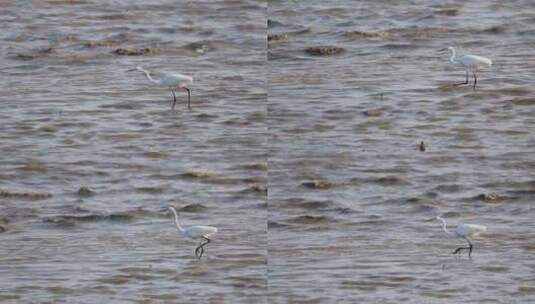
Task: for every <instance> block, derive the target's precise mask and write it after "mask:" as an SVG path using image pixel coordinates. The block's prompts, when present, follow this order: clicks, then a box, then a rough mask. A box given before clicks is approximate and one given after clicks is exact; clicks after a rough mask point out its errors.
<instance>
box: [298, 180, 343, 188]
mask: <svg viewBox="0 0 535 304" xmlns="http://www.w3.org/2000/svg"><path fill="white" fill-rule="evenodd" d="M301 186H303V187H305V188H309V189H317V190H326V189H331V188H333V187H336V186H337V184H336V183H333V182H329V181H324V180H313V181H307V182H302V183H301Z"/></svg>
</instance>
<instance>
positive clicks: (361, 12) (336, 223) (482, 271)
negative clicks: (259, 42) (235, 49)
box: [268, 1, 535, 303]
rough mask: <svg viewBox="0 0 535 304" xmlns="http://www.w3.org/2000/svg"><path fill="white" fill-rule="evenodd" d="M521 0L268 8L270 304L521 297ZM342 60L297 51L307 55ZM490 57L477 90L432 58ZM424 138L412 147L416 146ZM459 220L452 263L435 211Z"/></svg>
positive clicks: (534, 162) (525, 195) (527, 192)
mask: <svg viewBox="0 0 535 304" xmlns="http://www.w3.org/2000/svg"><path fill="white" fill-rule="evenodd" d="M534 12H535V6H534V2H533V1H507V2H504V1H446V2H444V1H410V2H409V1H321V2H320V1H317V2H314V4H311V3H310V2H309V1H273V2H270V4H269V14H268V16H269V17H268V18H269V19H270V21H269V23H268V27H269V28H268V32H269V34H270V37H271V39H270V41H269V49H268V52H269V67H270V74H269V88H268V92H269V99H268V110H269V111H268V113H269V115H268V125H269V130H270V134H269V136H270V140H269V149H270V155H269V203H268V205H269V232H268V240H269V263H268V264H269V267H268V268H269V294H270V297H271V299H272V300H273V302H274V303H283V302H285V301H289V302H292V301H293V302H302V303H335V302H336V303H338V302H344V303H400V302H403V303H407V302H408V303H461V302H473V303H532V302H533V299H534V298H535V275H533V274H534V269H535V262H534V260H533V253H534V250H535V222H534V220H533V219H534V214H533V211H534V210H533V203H534V198H535V173H534V172H535V158H534V156H535V153H534V152H535V136H534V131H533V130H534V128H533V127H534V125H535V111H534V106H535V89H534V86H533V75H535V66H534V63H535V62H534V57H533V47H534V43H535V35H534V34H535V13H534ZM325 45H327V46H333V47H338V48H342V49H343V50H344V51H342V52H340V53H338V54H336V55H332V56H313V55H311V54H309V53H307V52H306V50H307V49H308V48H310V47H316V46H325ZM447 46H455V47H457V49H458V51H459V52H461V53H465V52H466V53H473V54H477V55H482V56H487V57H490V58H492V59H493V60H494V65H493V67H492V68H491V69H487V70H485V71H482V72H481V73H479V81H478V87H477V90H476V91H474V90H472V88H471V87H470V86H465V87H455V88H453V87H451V86H449V84H451V83H455V82H462V81H463V80H464V70H463V69H462V68H461V69H460V68H456V67H453V66H451V65H449V63H448V55H447V54H439V53H438V52H437V51H438V50H439V49H441V48H444V47H447ZM421 141H424V144H425V145H426V146H427V149H426V151H425V152H420V151H419V149H418V144H419V143H420V142H421ZM439 214H440V215H443V216H444V217H445V218H446V220H447V221H448V222H449V223H451V224H456V223H457V222H474V223H479V224H484V225H487V226H488V229H489V230H488V233H487V234H486V235H484V236H481V237H480V238H477V239H475V240H474V246H475V249H474V253H473V254H472V259H468V258H467V257H466V254H464V255H463V256H462V257H461V258H457V259H456V258H454V257H453V256H452V254H451V252H452V251H453V250H454V249H455V248H456V247H458V246H459V245H462V244H463V241H462V240H456V239H449V238H448V237H447V236H446V235H445V234H444V233H443V232H442V230H441V228H440V225H439V223H438V221H436V220H434V217H435V216H436V215H439Z"/></svg>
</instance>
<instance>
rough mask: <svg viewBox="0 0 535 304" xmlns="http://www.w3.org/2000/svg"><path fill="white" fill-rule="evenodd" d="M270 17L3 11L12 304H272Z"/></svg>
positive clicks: (5, 249)
mask: <svg viewBox="0 0 535 304" xmlns="http://www.w3.org/2000/svg"><path fill="white" fill-rule="evenodd" d="M147 2H149V4H147ZM266 6H267V4H266V3H265V2H264V1H253V0H251V1H217V2H216V1H126V0H124V1H123V0H121V1H1V2H0V24H1V28H2V31H1V32H0V55H1V56H0V79H1V82H0V92H1V96H0V151H1V157H0V226H1V227H0V232H1V233H0V243H1V245H0V302H2V303H29V302H34V303H58V302H60V303H116V302H118V303H121V302H125V303H126V302H136V303H149V302H150V303H162V302H164V301H165V302H168V303H203V302H210V303H223V302H225V303H251V302H252V301H253V300H256V299H259V298H260V299H265V294H266V290H267V255H266V252H267V251H266V250H267V243H266V241H267V237H266V229H267V225H266V217H267V213H266V200H267V196H266V188H265V185H266V180H267V163H266V162H267V153H266V149H267V146H266V138H267V137H266V130H267V128H266V127H267V126H266V122H265V119H266V100H267V91H266V73H265V69H266V65H267V62H266ZM136 54H137V55H136ZM137 65H143V66H144V67H145V68H147V69H149V70H153V71H169V72H180V73H184V74H188V75H193V77H194V78H195V82H194V84H193V86H192V87H191V89H192V110H191V111H188V110H187V107H186V106H185V101H186V100H187V99H186V97H187V94H186V93H185V92H183V91H180V92H177V99H178V103H177V107H176V110H175V111H171V110H170V108H171V103H170V101H171V98H172V96H171V92H170V91H169V90H167V89H162V88H158V87H156V86H152V85H150V84H149V83H148V82H147V81H146V79H145V77H144V75H143V74H141V73H138V72H127V70H128V69H131V68H134V67H135V66H137ZM154 76H155V78H157V76H158V75H157V74H155V75H154ZM167 205H173V206H175V207H177V209H181V211H182V212H181V217H182V221H183V224H187V225H190V224H204V225H214V226H217V227H218V228H219V233H218V234H217V235H215V236H214V238H213V241H212V243H211V244H210V245H208V246H207V247H206V251H205V257H203V259H202V260H201V261H198V260H196V259H195V257H194V255H193V250H194V248H195V246H196V245H197V242H194V241H190V240H187V239H184V238H182V237H180V236H179V235H178V233H177V231H176V228H174V226H173V222H172V219H171V215H170V214H169V213H164V212H160V209H161V208H162V207H165V206H167Z"/></svg>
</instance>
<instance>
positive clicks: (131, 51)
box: [112, 47, 160, 56]
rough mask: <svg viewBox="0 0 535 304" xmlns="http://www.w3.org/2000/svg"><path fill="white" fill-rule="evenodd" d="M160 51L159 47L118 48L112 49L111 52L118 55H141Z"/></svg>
mask: <svg viewBox="0 0 535 304" xmlns="http://www.w3.org/2000/svg"><path fill="white" fill-rule="evenodd" d="M158 52H160V49H159V48H151V47H146V48H118V49H115V50H113V51H112V53H113V54H116V55H120V56H141V55H153V54H156V53H158Z"/></svg>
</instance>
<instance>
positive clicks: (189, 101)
mask: <svg viewBox="0 0 535 304" xmlns="http://www.w3.org/2000/svg"><path fill="white" fill-rule="evenodd" d="M184 90H186V91H188V109H190V110H191V91H190V89H188V88H184Z"/></svg>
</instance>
